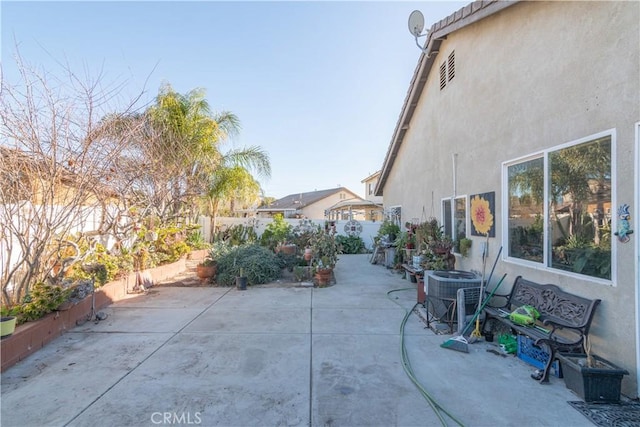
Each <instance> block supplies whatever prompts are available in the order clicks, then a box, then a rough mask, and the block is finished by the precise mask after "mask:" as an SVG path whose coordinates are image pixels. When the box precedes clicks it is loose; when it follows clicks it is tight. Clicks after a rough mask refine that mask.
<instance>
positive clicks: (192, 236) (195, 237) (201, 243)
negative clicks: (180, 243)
mask: <svg viewBox="0 0 640 427" xmlns="http://www.w3.org/2000/svg"><path fill="white" fill-rule="evenodd" d="M185 242H186V243H187V245H189V247H190V248H191V249H195V250H198V249H207V248H209V247H210V246H211V245H210V244H209V243H207V242H205V240H204V236H203V235H202V232H201V231H200V230H190V231H188V232H187V238H186V240H185Z"/></svg>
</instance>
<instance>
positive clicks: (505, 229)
mask: <svg viewBox="0 0 640 427" xmlns="http://www.w3.org/2000/svg"><path fill="white" fill-rule="evenodd" d="M604 137H609V138H611V210H612V214H613V215H615V209H616V206H617V202H616V201H617V194H616V187H617V185H616V177H617V168H616V166H617V165H616V145H617V144H616V130H615V128H612V129H607V130H605V131H602V132H598V133H595V134H592V135H588V136H585V137H583V138H580V139H576V140H573V141H569V142H566V143H563V144H560V145H556V146H553V147H550V148H548V149H546V150H542V151H538V152H536V153H532V154H528V155H526V156H522V157H519V158H516V159H512V160H508V161H505V162H502V218H504V221H502V246H503V247H505V248H508V247H509V246H508V245H509V221H508V218H509V200H508V199H509V182H508V168H509V166H513V165H515V164H518V163H523V162H526V161H528V160H532V159H536V158H540V157H542V158H543V162H544V166H543V170H544V202H543V206H544V208H543V216H544V224H545V226H544V227H545V229H544V237H543V251H544V255H543V260H542V262H541V263H539V262H535V261H528V260H523V259H520V258H514V257H510V256H508V253H509V251H503V252H502V259H503V261H505V262H508V263H513V264H517V265H522V266H526V267H531V268H535V269H537V270H543V271H547V272H550V273H554V274H558V275H562V276H568V277H573V278H576V279H580V280H583V281H588V282H592V283H598V284H603V285H612V286H615V284H616V283H617V268H616V264H615V260H616V259H617V257H616V247H617V245H615V244H614V243H615V236H613V231H614V230H613V228H614V225H613V224H615V222H612V236H611V279H602V278H599V277H593V276H588V275H585V274H578V273H573V272H570V271H566V270H560V269H557V268H553V267H551V266H549V257H550V254H549V251H550V249H549V221H548V219H549V206H548V204H549V203H548V199H549V154H550V153H554V152H556V151H559V150H562V149H564V148H568V147H573V146H576V145H580V144H583V143H586V142H589V141H593V140H596V139H599V138H604Z"/></svg>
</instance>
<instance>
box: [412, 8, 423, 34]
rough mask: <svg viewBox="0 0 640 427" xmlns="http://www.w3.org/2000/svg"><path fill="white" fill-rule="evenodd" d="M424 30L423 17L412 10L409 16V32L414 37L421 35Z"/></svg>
mask: <svg viewBox="0 0 640 427" xmlns="http://www.w3.org/2000/svg"><path fill="white" fill-rule="evenodd" d="M423 30H424V15H423V14H422V12H420V11H419V10H414V11H413V12H411V15H409V31H410V32H411V34H413V36H414V37H419V36H421V35H422V31H423Z"/></svg>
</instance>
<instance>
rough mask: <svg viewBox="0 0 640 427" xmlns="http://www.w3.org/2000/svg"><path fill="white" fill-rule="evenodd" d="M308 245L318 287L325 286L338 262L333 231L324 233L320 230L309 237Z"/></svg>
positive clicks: (337, 249)
mask: <svg viewBox="0 0 640 427" xmlns="http://www.w3.org/2000/svg"><path fill="white" fill-rule="evenodd" d="M309 244H310V245H311V249H312V250H313V265H314V267H315V268H316V279H317V280H318V285H319V286H322V285H324V286H326V285H327V284H328V281H330V280H331V277H332V275H333V268H334V267H335V265H336V262H337V261H338V253H339V252H340V245H339V244H338V242H337V240H336V238H335V231H334V230H332V231H329V232H327V231H324V230H322V229H320V228H318V230H317V231H316V232H315V233H314V234H313V235H312V236H311V238H310V239H309Z"/></svg>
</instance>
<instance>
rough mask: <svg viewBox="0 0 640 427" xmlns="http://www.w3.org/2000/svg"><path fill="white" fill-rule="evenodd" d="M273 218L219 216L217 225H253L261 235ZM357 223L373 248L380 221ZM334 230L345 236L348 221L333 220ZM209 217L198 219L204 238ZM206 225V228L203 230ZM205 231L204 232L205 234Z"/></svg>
mask: <svg viewBox="0 0 640 427" xmlns="http://www.w3.org/2000/svg"><path fill="white" fill-rule="evenodd" d="M272 221H273V220H272V219H270V218H231V217H220V218H218V219H217V225H218V227H219V229H220V230H226V229H228V228H230V227H233V226H234V225H238V224H240V225H244V226H253V227H254V229H255V231H256V233H257V234H258V236H261V235H262V233H263V232H264V230H265V229H266V228H267V225H268V224H269V223H271V222H272ZM285 221H286V222H288V223H289V224H290V225H291V226H292V227H295V226H297V225H299V224H300V220H299V219H291V218H285ZM310 221H311V222H312V223H313V224H316V225H319V226H320V227H324V226H325V223H326V221H325V220H310ZM357 222H358V224H359V225H361V226H362V231H361V232H360V234H359V236H360V237H361V238H362V240H363V241H364V244H365V246H366V248H367V249H368V250H372V249H373V238H374V237H375V236H376V235H377V234H378V229H379V228H380V225H381V222H379V221H357ZM334 223H335V227H336V232H337V234H339V235H342V236H347V235H348V233H347V232H346V230H345V226H346V225H347V223H349V221H347V220H338V221H334ZM209 224H210V221H209V218H206V217H202V218H201V220H200V225H201V226H202V227H203V228H202V232H203V235H204V236H205V239H206V240H209V238H208V237H209V236H210V233H209V231H210V228H209ZM205 227H206V230H205ZM205 231H206V234H205Z"/></svg>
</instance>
